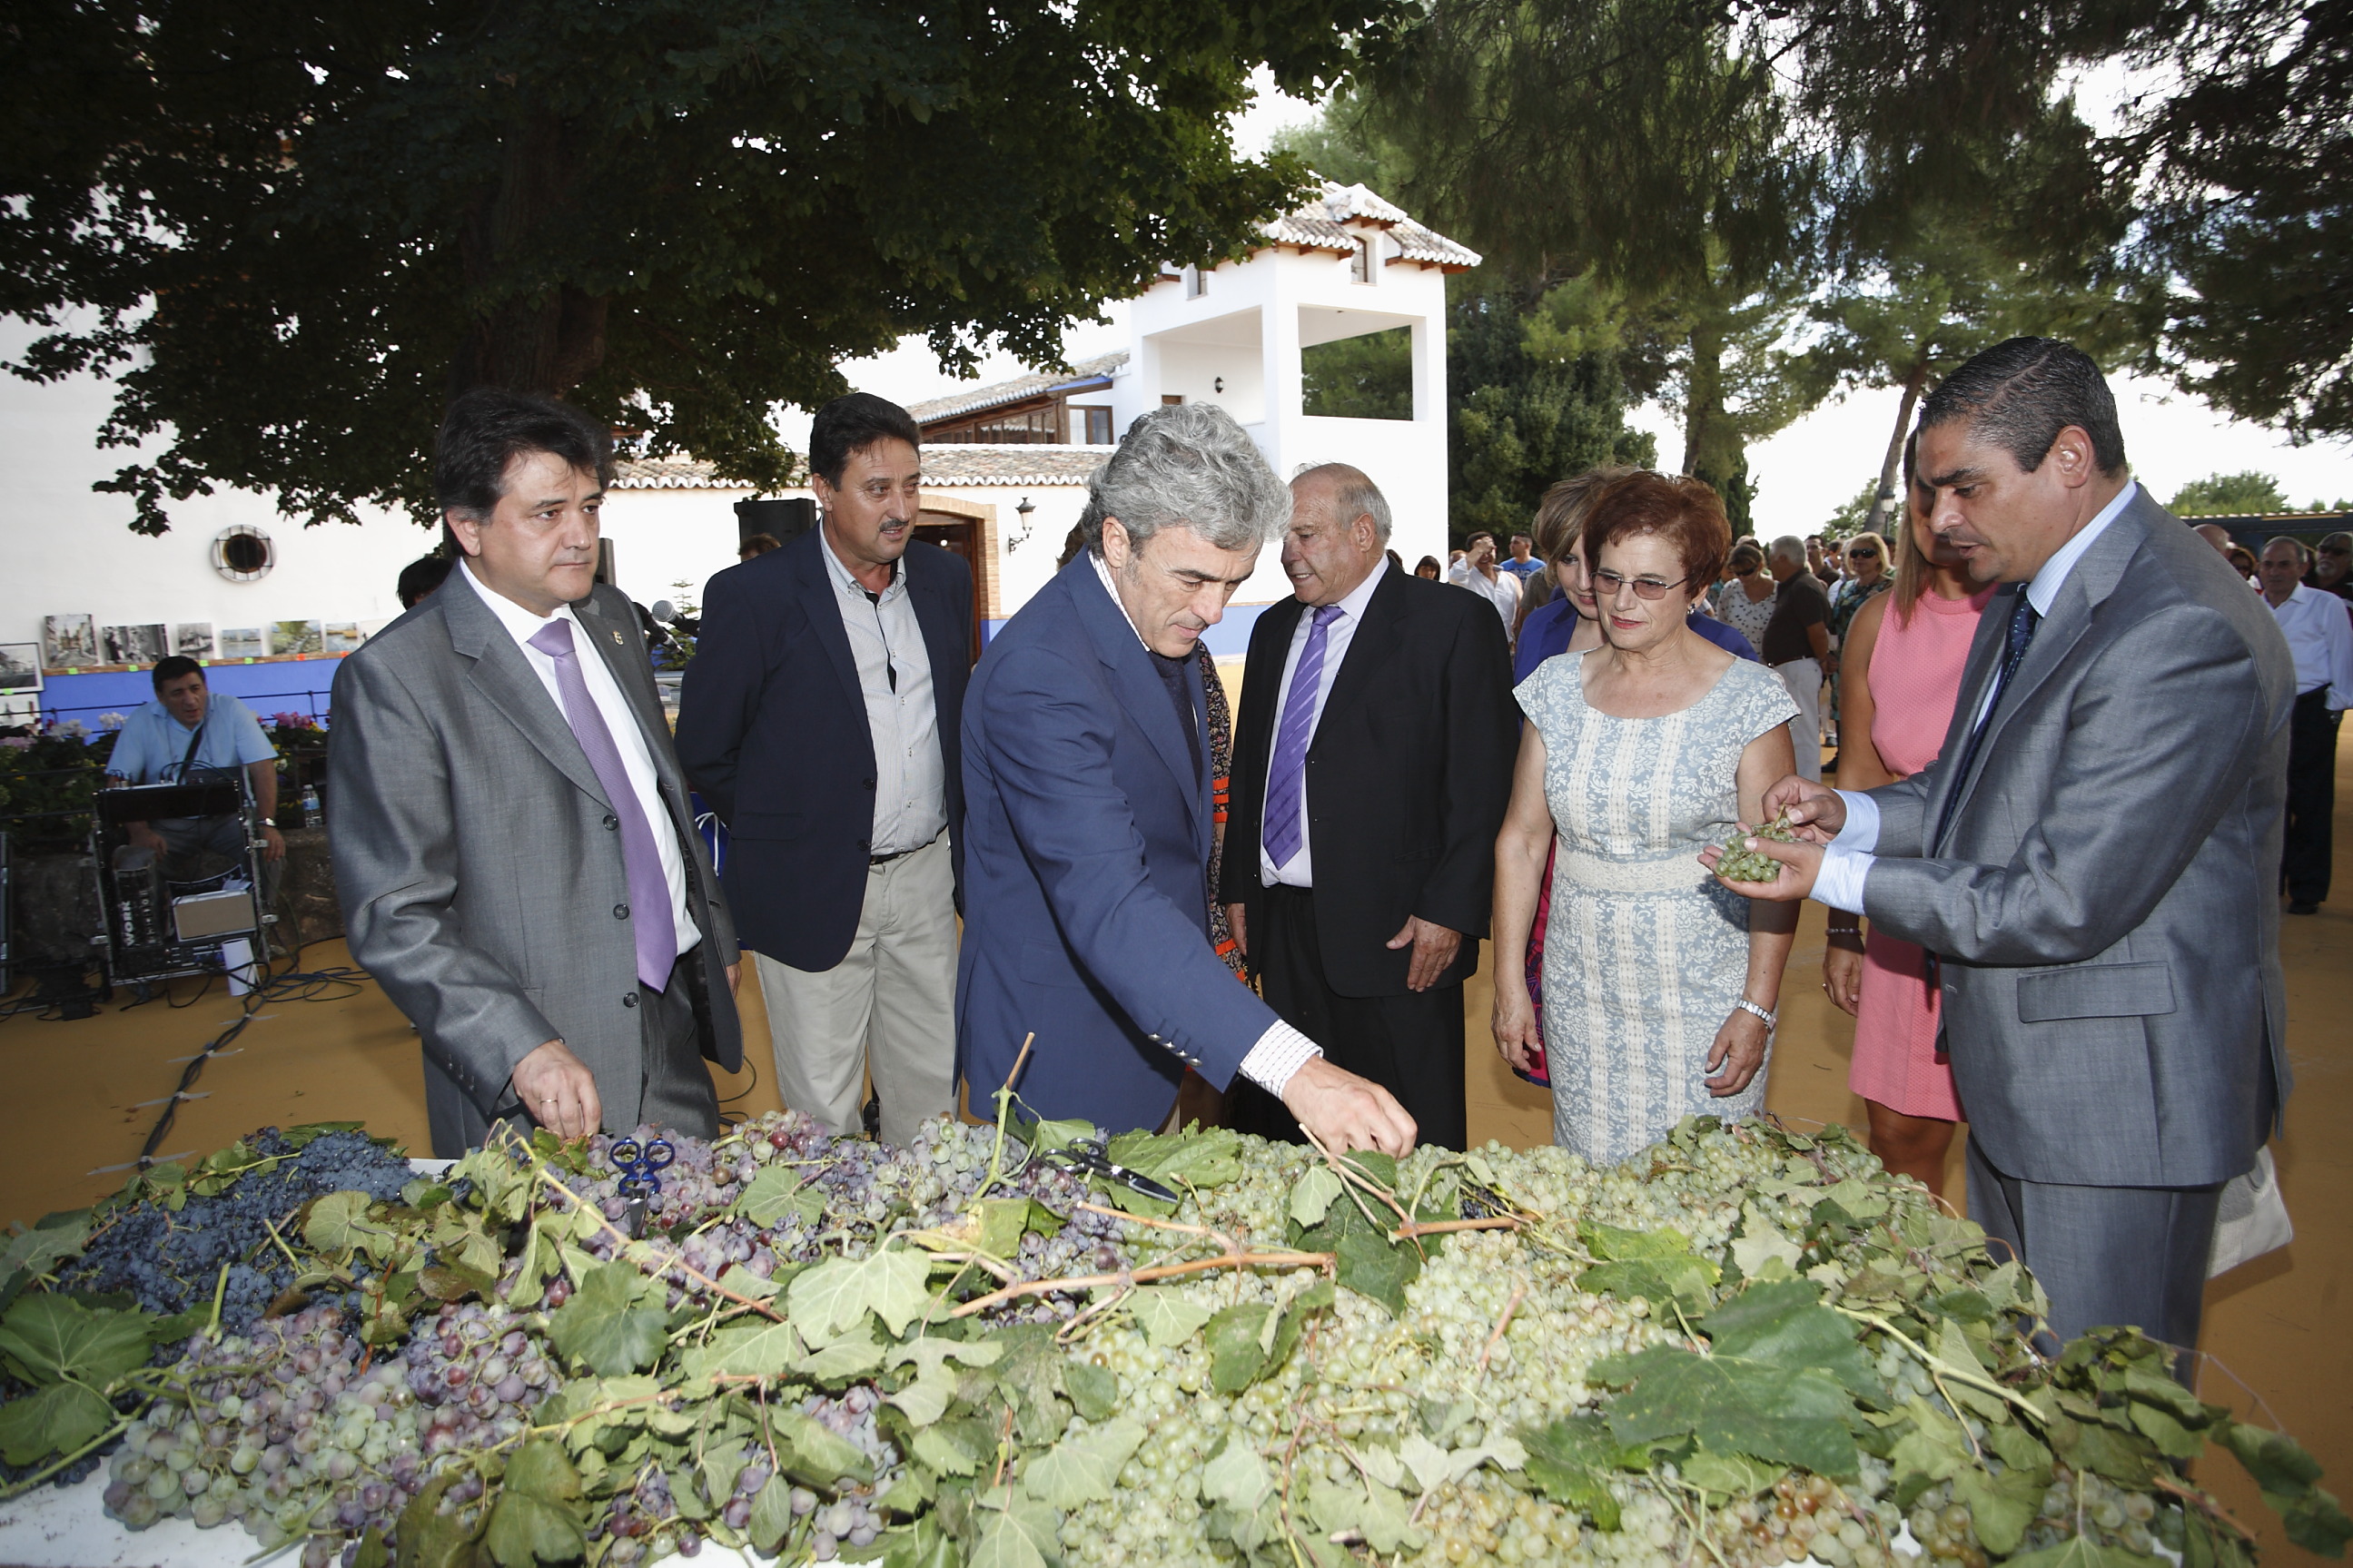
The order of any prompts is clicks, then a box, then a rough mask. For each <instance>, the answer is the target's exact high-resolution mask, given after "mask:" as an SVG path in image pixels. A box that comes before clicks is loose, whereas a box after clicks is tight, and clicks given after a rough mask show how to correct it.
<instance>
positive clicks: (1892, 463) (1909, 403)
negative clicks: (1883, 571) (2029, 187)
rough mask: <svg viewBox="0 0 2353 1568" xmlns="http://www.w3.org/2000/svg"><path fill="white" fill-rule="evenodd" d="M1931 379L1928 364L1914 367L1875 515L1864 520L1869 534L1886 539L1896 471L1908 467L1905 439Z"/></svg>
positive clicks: (1874, 505) (1881, 470) (1876, 499)
mask: <svg viewBox="0 0 2353 1568" xmlns="http://www.w3.org/2000/svg"><path fill="white" fill-rule="evenodd" d="M1927 379H1928V364H1927V362H1926V360H1923V361H1922V362H1921V363H1918V364H1916V365H1914V366H1913V367H1912V374H1910V375H1909V376H1907V377H1905V382H1904V402H1903V404H1902V405H1901V406H1900V407H1898V408H1897V410H1896V412H1895V434H1894V435H1893V436H1890V437H1888V438H1887V456H1886V458H1884V459H1883V460H1882V461H1881V463H1880V465H1879V493H1878V494H1877V495H1875V496H1873V497H1872V498H1871V515H1870V516H1869V517H1867V518H1865V519H1864V520H1863V524H1862V526H1863V529H1864V531H1866V532H1870V533H1876V534H1880V535H1885V534H1886V533H1887V531H1888V528H1887V520H1888V516H1889V514H1890V513H1891V512H1892V511H1893V510H1894V508H1893V507H1892V506H1891V505H1890V504H1889V503H1890V502H1892V501H1894V499H1895V471H1896V469H1897V468H1901V467H1902V466H1903V463H1904V438H1905V437H1906V436H1907V435H1909V434H1910V433H1911V429H1912V410H1913V409H1914V408H1915V406H1917V405H1918V404H1919V402H1920V387H1921V384H1922V383H1924V382H1926V380H1927Z"/></svg>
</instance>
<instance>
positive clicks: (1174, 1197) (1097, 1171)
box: [1040, 1138, 1184, 1204]
mask: <svg viewBox="0 0 2353 1568" xmlns="http://www.w3.org/2000/svg"><path fill="white" fill-rule="evenodd" d="M1040 1158H1042V1159H1046V1160H1050V1161H1052V1162H1053V1163H1056V1164H1058V1165H1060V1166H1061V1167H1062V1168H1063V1169H1064V1170H1067V1171H1075V1172H1077V1173H1079V1174H1081V1175H1084V1176H1100V1177H1102V1178H1103V1180H1104V1181H1106V1182H1117V1183H1118V1184H1120V1185H1121V1186H1123V1187H1125V1188H1126V1189H1127V1190H1128V1191H1129V1192H1131V1193H1140V1194H1143V1195H1144V1196H1145V1197H1147V1198H1157V1199H1158V1200H1160V1202H1162V1203H1164V1204H1174V1203H1182V1202H1183V1201H1184V1198H1183V1196H1182V1194H1177V1193H1174V1192H1171V1191H1170V1190H1169V1189H1168V1188H1166V1187H1165V1186H1163V1185H1161V1184H1159V1183H1158V1182H1155V1181H1154V1180H1153V1179H1152V1178H1151V1177H1150V1176H1147V1175H1145V1173H1143V1172H1141V1171H1131V1170H1129V1169H1128V1168H1127V1167H1126V1166H1125V1165H1121V1164H1116V1163H1113V1160H1112V1158H1111V1155H1110V1153H1109V1152H1107V1151H1106V1150H1105V1149H1104V1147H1103V1142H1102V1140H1100V1139H1094V1138H1086V1139H1082V1140H1080V1141H1079V1142H1076V1143H1069V1144H1065V1145H1063V1146H1062V1147H1061V1148H1060V1149H1050V1150H1048V1151H1047V1152H1045V1153H1044V1154H1043V1155H1041V1156H1040Z"/></svg>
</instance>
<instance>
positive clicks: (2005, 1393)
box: [1831, 1306, 2045, 1426]
mask: <svg viewBox="0 0 2353 1568" xmlns="http://www.w3.org/2000/svg"><path fill="white" fill-rule="evenodd" d="M1831 1310H1832V1311H1835V1312H1837V1313H1838V1314H1840V1315H1841V1317H1848V1318H1852V1319H1853V1320H1854V1321H1857V1322H1859V1323H1869V1324H1870V1325H1871V1326H1872V1327H1873V1328H1874V1329H1877V1330H1878V1331H1880V1332H1882V1333H1883V1334H1885V1335H1886V1336H1887V1337H1888V1338H1889V1339H1892V1340H1894V1342H1896V1343H1897V1344H1899V1345H1902V1346H1903V1347H1904V1348H1905V1350H1907V1351H1910V1352H1912V1353H1913V1354H1914V1355H1915V1356H1918V1357H1919V1358H1920V1360H1921V1363H1923V1364H1924V1365H1926V1367H1927V1368H1928V1370H1929V1372H1930V1373H1931V1374H1932V1375H1933V1374H1935V1373H1943V1374H1944V1375H1945V1376H1947V1377H1949V1378H1951V1379H1952V1380H1953V1381H1954V1382H1955V1383H1959V1384H1967V1385H1968V1386H1969V1387H1971V1388H1976V1389H1981V1390H1983V1391H1984V1392H1985V1393H1988V1394H1992V1395H1993V1396H1994V1397H1996V1398H1997V1399H2001V1400H2005V1401H2007V1402H2009V1403H2010V1404H2011V1405H2016V1406H2017V1407H2018V1408H2019V1409H2020V1410H2021V1412H2023V1413H2024V1414H2026V1415H2031V1416H2032V1417H2033V1418H2034V1424H2035V1425H2036V1426H2042V1424H2043V1422H2044V1420H2045V1417H2044V1415H2043V1414H2042V1410H2040V1409H2039V1408H2037V1407H2036V1405H2035V1404H2034V1402H2033V1401H2032V1400H2031V1399H2029V1398H2027V1397H2026V1396H2025V1395H2024V1394H2020V1393H2019V1392H2018V1391H2017V1390H2016V1389H2014V1388H2010V1387H2007V1386H2005V1385H2003V1384H1999V1383H1996V1382H1995V1381H1994V1380H1993V1379H1992V1378H1989V1377H1988V1376H1986V1375H1985V1374H1984V1373H1970V1372H1964V1371H1962V1370H1961V1369H1960V1368H1959V1367H1957V1366H1949V1365H1947V1364H1946V1363H1944V1362H1942V1361H1939V1360H1937V1359H1936V1357H1935V1356H1933V1355H1931V1354H1929V1353H1928V1352H1927V1350H1926V1348H1924V1347H1923V1346H1921V1345H1920V1344H1919V1343H1918V1342H1915V1340H1914V1339H1913V1338H1912V1336H1911V1335H1909V1334H1907V1333H1905V1331H1903V1330H1902V1329H1899V1328H1897V1327H1896V1326H1895V1325H1894V1323H1892V1322H1890V1321H1887V1320H1886V1319H1885V1318H1883V1317H1882V1316H1881V1315H1880V1314H1879V1313H1877V1312H1864V1311H1859V1310H1856V1309H1854V1308H1852V1307H1836V1306H1834V1307H1832V1308H1831ZM1949 1397H1950V1396H1949V1395H1947V1398H1948V1399H1949Z"/></svg>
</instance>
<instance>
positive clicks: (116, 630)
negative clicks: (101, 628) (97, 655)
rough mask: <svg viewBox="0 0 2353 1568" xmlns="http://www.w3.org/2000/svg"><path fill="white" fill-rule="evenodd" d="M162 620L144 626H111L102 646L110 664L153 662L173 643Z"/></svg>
mask: <svg viewBox="0 0 2353 1568" xmlns="http://www.w3.org/2000/svg"><path fill="white" fill-rule="evenodd" d="M169 636H170V634H169V633H168V632H166V631H165V630H164V623H163V622H161V621H150V622H148V623H147V624H146V625H144V626H109V627H107V628H106V634H105V637H104V638H103V642H102V646H103V647H104V648H105V651H106V662H107V663H109V664H153V663H154V662H155V661H156V660H157V659H159V658H163V657H164V649H165V648H167V647H170V646H171V645H170V643H169V641H168V640H167V639H168V637H169Z"/></svg>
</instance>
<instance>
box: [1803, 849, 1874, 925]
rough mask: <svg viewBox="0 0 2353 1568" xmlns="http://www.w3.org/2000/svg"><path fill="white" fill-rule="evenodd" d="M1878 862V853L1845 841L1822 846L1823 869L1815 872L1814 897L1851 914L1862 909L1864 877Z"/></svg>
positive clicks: (1855, 913)
mask: <svg viewBox="0 0 2353 1568" xmlns="http://www.w3.org/2000/svg"><path fill="white" fill-rule="evenodd" d="M1878 863H1879V862H1878V859H1877V858H1876V857H1873V856H1870V855H1866V854H1864V853H1862V851H1861V850H1859V849H1850V848H1848V847H1846V846H1845V845H1844V844H1843V843H1833V844H1831V845H1830V846H1829V847H1826V848H1824V849H1823V850H1822V867H1821V869H1820V871H1818V872H1816V873H1815V874H1814V899H1815V900H1816V901H1817V902H1819V903H1824V904H1828V905H1829V906H1830V907H1831V908H1832V909H1834V910H1845V911H1846V912H1847V913H1849V914H1851V915H1859V914H1861V913H1862V879H1864V878H1865V877H1867V876H1869V875H1870V874H1871V868H1873V866H1875V865H1877V864H1878Z"/></svg>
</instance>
